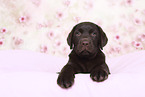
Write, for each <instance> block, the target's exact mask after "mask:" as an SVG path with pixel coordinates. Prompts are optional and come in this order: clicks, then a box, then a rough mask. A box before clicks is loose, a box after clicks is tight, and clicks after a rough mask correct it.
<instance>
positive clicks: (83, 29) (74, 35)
mask: <svg viewBox="0 0 145 97" xmlns="http://www.w3.org/2000/svg"><path fill="white" fill-rule="evenodd" d="M107 41H108V39H107V37H106V34H105V33H104V31H103V30H102V29H101V27H99V26H98V25H96V24H94V23H91V22H82V23H79V24H77V25H76V26H74V28H73V29H72V31H71V32H70V33H69V35H68V38H67V42H68V45H69V46H70V49H73V50H72V52H71V53H70V55H69V61H68V63H67V64H66V65H65V66H64V67H63V68H62V70H61V72H60V74H59V76H58V79H57V84H58V85H59V86H60V87H61V88H69V87H71V86H72V85H73V84H74V78H75V74H77V73H90V77H91V79H92V80H93V81H96V82H102V81H104V80H106V79H107V78H108V74H110V71H109V68H108V66H107V64H106V63H105V55H104V53H103V52H102V51H101V50H102V49H103V47H104V46H105V45H106V44H107Z"/></svg>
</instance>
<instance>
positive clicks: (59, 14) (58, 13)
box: [56, 11, 64, 19]
mask: <svg viewBox="0 0 145 97" xmlns="http://www.w3.org/2000/svg"><path fill="white" fill-rule="evenodd" d="M63 16H64V14H63V13H62V12H60V11H59V12H57V13H56V17H57V18H58V19H62V18H63Z"/></svg>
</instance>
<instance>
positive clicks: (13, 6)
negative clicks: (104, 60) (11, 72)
mask: <svg viewBox="0 0 145 97" xmlns="http://www.w3.org/2000/svg"><path fill="white" fill-rule="evenodd" d="M82 21H90V22H94V23H96V24H98V25H100V26H101V27H102V28H103V30H104V31H105V33H106V34H107V36H108V39H109V41H108V44H107V45H106V46H105V48H104V52H105V53H106V55H107V56H108V57H116V56H120V55H123V54H126V53H130V52H134V51H138V50H144V49H145V1H144V0H0V50H9V49H13V50H15V49H22V50H31V51H36V52H41V53H46V54H50V55H55V56H63V57H67V55H68V54H69V52H70V49H69V46H68V45H67V42H66V38H67V35H68V33H69V32H70V31H71V29H72V28H73V26H74V25H76V24H77V23H79V22H82Z"/></svg>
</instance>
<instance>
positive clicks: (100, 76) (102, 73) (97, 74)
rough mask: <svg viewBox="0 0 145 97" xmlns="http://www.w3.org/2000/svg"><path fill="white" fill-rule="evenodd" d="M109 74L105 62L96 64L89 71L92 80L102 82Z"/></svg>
mask: <svg viewBox="0 0 145 97" xmlns="http://www.w3.org/2000/svg"><path fill="white" fill-rule="evenodd" d="M109 74H110V72H109V69H108V66H107V65H106V64H103V65H100V66H96V67H95V68H94V69H93V70H92V72H91V73H90V77H91V78H92V80H93V81H97V82H102V81H104V80H106V79H107V78H108V75H109Z"/></svg>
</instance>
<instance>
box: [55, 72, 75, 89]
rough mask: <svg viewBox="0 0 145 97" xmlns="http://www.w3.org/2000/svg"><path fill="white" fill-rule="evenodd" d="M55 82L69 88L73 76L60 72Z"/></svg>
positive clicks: (72, 82)
mask: <svg viewBox="0 0 145 97" xmlns="http://www.w3.org/2000/svg"><path fill="white" fill-rule="evenodd" d="M57 84H58V85H59V86H60V87H61V88H69V87H71V86H72V85H73V84H74V76H73V75H72V76H68V75H67V74H60V75H59V76H58V79H57Z"/></svg>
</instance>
